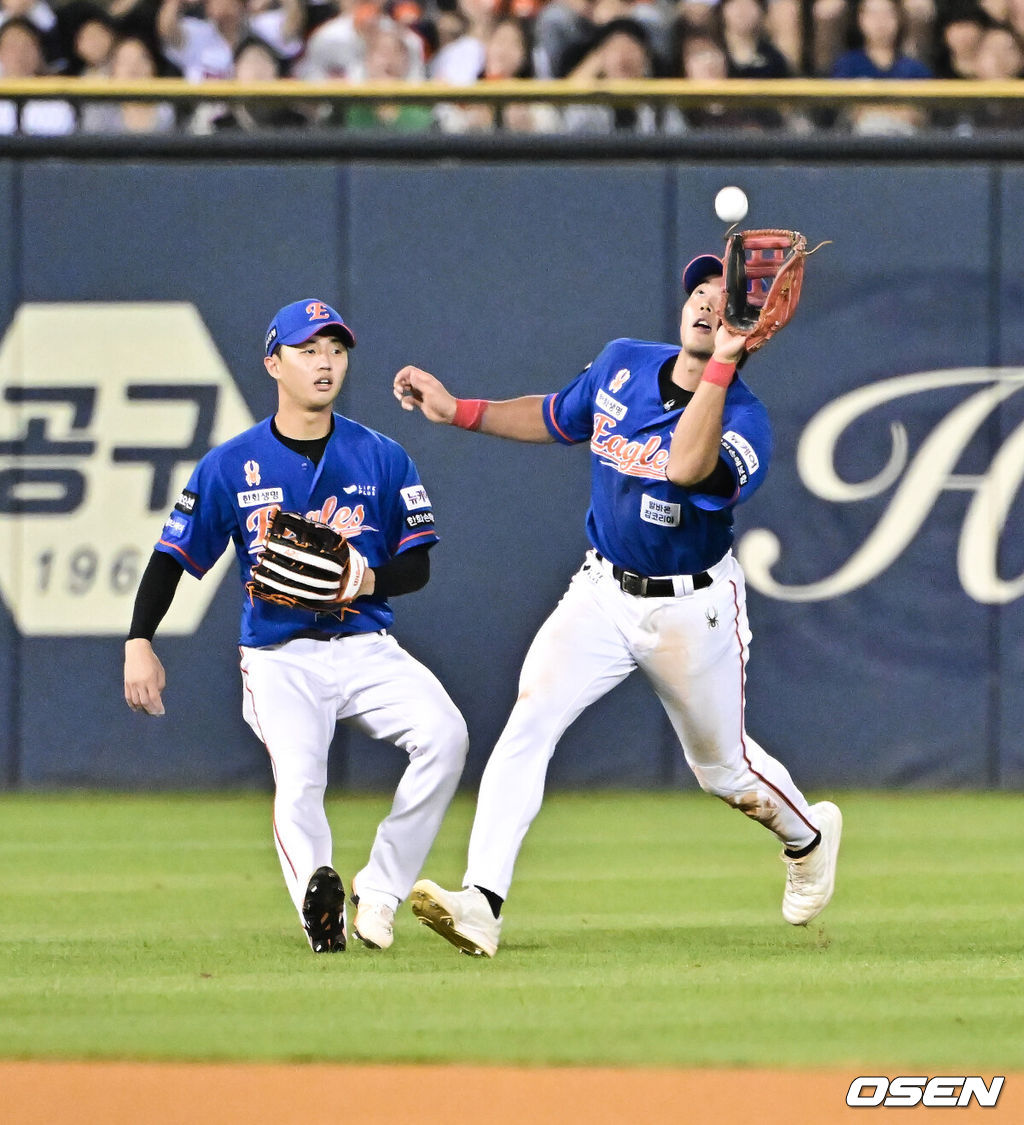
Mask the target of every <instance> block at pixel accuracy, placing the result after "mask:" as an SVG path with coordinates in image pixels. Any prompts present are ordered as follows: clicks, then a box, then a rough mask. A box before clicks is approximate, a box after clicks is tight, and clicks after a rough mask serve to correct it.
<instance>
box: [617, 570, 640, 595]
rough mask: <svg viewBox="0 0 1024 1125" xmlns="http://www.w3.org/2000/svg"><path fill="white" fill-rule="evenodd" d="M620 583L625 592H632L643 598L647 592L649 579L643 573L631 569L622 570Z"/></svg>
mask: <svg viewBox="0 0 1024 1125" xmlns="http://www.w3.org/2000/svg"><path fill="white" fill-rule="evenodd" d="M619 585H620V586H621V587H622V589H623V590H624V591H625V593H627V594H632V595H633V596H634V597H635V598H642V597H643V596H644V595H645V594H646V593H647V579H646V578H645V577H644V576H643V575H642V574H634V573H633V571H631V570H624V571H623V572H622V580H621V581H620V583H619Z"/></svg>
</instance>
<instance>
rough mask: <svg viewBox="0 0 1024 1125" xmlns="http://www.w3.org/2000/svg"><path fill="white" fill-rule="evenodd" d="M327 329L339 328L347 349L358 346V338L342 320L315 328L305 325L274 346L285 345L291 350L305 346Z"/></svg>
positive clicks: (330, 321)
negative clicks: (297, 346)
mask: <svg viewBox="0 0 1024 1125" xmlns="http://www.w3.org/2000/svg"><path fill="white" fill-rule="evenodd" d="M325 328H337V329H338V335H339V336H340V337H341V338H342V339H343V340H344V341H345V347H347V348H354V347H355V346H356V338H355V334H354V333H353V331H352V329H351V328H349V326H348V325H347V324H343V323H342V322H341V321H340V320H324V321H321V322H320V323H319V324H317V325H316V327H315V328H314V327H312V326H311V325H303V326H302V329H301V330H300V331H298V332H293V333H292V334H291V335H290V336H280V337H278V339H277V340H275V341H274V346H275V347H276V346H277V345H278V344H284V345H286V346H287V347H289V348H294V347H295V346H296V345H297V344H304V343H305V342H306V341H307V340H312V339H313V337H314V336H319V335H320V333H322V332H323V330H324V329H325Z"/></svg>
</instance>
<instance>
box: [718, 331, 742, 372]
mask: <svg viewBox="0 0 1024 1125" xmlns="http://www.w3.org/2000/svg"><path fill="white" fill-rule="evenodd" d="M746 346H747V338H746V336H740V335H739V334H738V333H736V332H730V331H729V329H728V328H727V327H726V326H725V325H724V324H720V325H719V326H718V331H717V332H716V333H715V359H717V360H719V361H720V362H721V363H736V362H738V361H739V358H740V356H742V355H743V350H744V348H746Z"/></svg>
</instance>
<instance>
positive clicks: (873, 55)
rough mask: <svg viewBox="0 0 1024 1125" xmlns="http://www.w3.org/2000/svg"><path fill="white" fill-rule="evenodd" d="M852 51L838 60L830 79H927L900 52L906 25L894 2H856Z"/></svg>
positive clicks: (919, 66)
mask: <svg viewBox="0 0 1024 1125" xmlns="http://www.w3.org/2000/svg"><path fill="white" fill-rule="evenodd" d="M855 18H856V33H855V35H854V43H855V44H856V45H855V46H854V47H852V48H851V50H849V51H847V52H845V54H842V55H840V56H839V58H838V59H837V60H836V63H835V66H833V68H832V77H833V78H930V77H931V71H930V70H929V68H928V67H927V66H925V65H924V63H922V62H920V61H919V60H918V59H915V58H912V57H911V56H910V55H908V54H907V53H906V51H905V50H904V49H903V38H904V34H905V27H906V24H905V21H904V18H903V11H902V8H901V7H900V5H899V4H898V3H897V0H857V5H856V11H855Z"/></svg>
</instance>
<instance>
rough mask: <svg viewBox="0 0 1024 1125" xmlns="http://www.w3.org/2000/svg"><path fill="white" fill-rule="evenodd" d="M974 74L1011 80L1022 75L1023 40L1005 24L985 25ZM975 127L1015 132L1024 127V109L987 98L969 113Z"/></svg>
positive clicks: (1012, 103) (1013, 103)
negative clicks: (988, 26) (986, 100)
mask: <svg viewBox="0 0 1024 1125" xmlns="http://www.w3.org/2000/svg"><path fill="white" fill-rule="evenodd" d="M975 69H976V72H977V77H978V78H979V79H980V80H982V81H991V82H999V81H1011V80H1015V79H1019V78H1021V77H1024V43H1022V41H1021V39H1020V37H1019V36H1018V35H1017V33H1016V32H1015V31H1014V30H1013V28H1012V27H1010V26H1009V25H1008V24H1002V25H996V26H995V27H990V28H988V29H987V30H986V31H985V33H984V35H982V37H981V42H980V43H979V44H978V53H977V55H976V56H975ZM971 123H972V125H973V128H974V129H975V130H986V131H991V130H1000V131H1003V132H1017V133H1019V132H1020V130H1021V129H1022V128H1024V109H1022V108H1021V106H1020V103H1019V102H1017V101H1016V100H1014V101H990V102H986V103H985V104H984V105H981V106H979V107H978V108H976V109H975V110H974V111H973V113H972V114H971Z"/></svg>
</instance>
